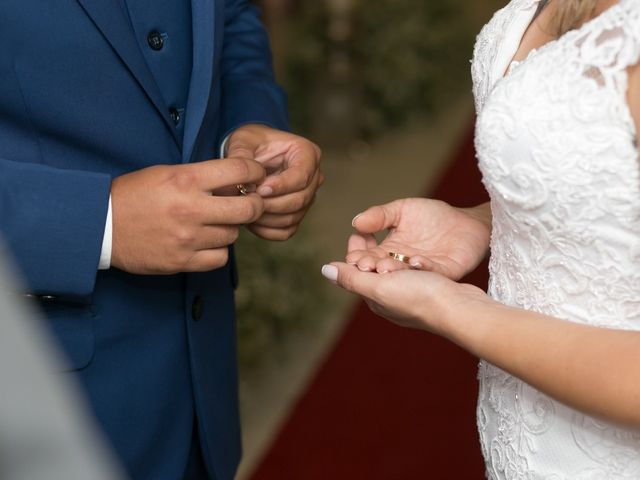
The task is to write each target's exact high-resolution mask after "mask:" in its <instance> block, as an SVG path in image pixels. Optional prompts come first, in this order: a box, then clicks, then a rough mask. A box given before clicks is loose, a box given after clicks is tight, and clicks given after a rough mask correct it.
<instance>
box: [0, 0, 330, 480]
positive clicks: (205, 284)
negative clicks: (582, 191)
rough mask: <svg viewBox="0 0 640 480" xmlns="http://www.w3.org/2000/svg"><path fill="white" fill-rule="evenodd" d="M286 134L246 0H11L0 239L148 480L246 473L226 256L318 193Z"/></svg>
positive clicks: (75, 371)
mask: <svg viewBox="0 0 640 480" xmlns="http://www.w3.org/2000/svg"><path fill="white" fill-rule="evenodd" d="M286 129H287V114H286V107H285V99H284V95H283V93H282V92H281V90H280V89H279V87H278V86H277V85H276V84H275V82H274V78H273V73H272V69H271V60H270V53H269V47H268V40H267V37H266V34H265V31H264V29H263V26H262V25H261V23H260V21H259V18H258V14H257V11H256V9H255V8H254V7H253V6H252V5H251V4H250V2H249V1H248V0H2V2H0V234H1V235H2V236H3V237H4V238H5V240H6V241H7V243H8V246H9V248H10V250H11V251H12V253H13V254H14V256H15V258H16V259H17V263H18V265H19V266H20V267H21V269H22V273H23V277H24V279H25V281H26V284H27V285H28V288H29V291H28V292H22V293H25V294H28V295H30V296H33V297H35V298H37V301H38V302H39V303H40V305H41V307H42V310H43V311H44V312H45V314H46V316H47V318H48V321H49V323H50V325H51V327H52V329H53V331H54V333H55V335H56V337H57V338H58V339H59V341H60V343H61V344H62V346H63V347H64V348H65V350H66V353H67V357H68V360H69V362H68V372H69V373H68V374H70V375H73V376H75V377H77V379H79V380H80V382H81V383H82V384H83V386H84V387H85V390H86V392H87V394H88V396H89V399H90V401H91V404H92V406H93V409H94V411H95V414H96V416H97V418H98V420H99V422H100V424H101V426H102V427H103V429H104V431H105V433H106V436H107V438H108V439H109V440H110V441H111V443H112V445H113V447H114V448H115V450H116V452H117V453H118V455H119V456H120V458H121V459H122V461H123V463H124V465H125V466H126V468H127V469H128V471H129V473H130V475H131V476H132V478H134V479H136V480H137V479H148V480H164V479H166V480H177V479H183V478H185V479H187V478H194V479H195V478H198V479H216V480H228V479H232V478H233V476H234V474H235V471H236V467H237V464H238V461H239V458H240V433H239V421H238V404H237V375H236V347H235V324H234V303H233V289H234V287H235V284H236V274H235V270H234V262H233V250H232V247H231V246H230V245H231V244H232V243H233V242H234V240H235V239H236V237H237V235H238V229H239V228H240V227H241V226H242V225H247V227H248V228H249V229H250V230H251V231H252V232H253V233H255V234H256V235H258V236H260V237H262V238H265V239H267V240H286V239H287V238H289V237H290V236H291V235H293V233H294V232H295V231H296V229H297V227H298V224H299V222H300V221H301V220H302V218H303V217H304V215H305V213H306V211H307V209H308V208H309V205H310V204H311V202H312V200H313V198H314V195H315V192H316V189H317V188H318V187H319V185H320V184H321V183H322V174H321V173H320V171H319V156H320V153H319V150H318V149H317V147H316V146H315V145H313V144H312V143H311V142H309V141H307V140H305V139H303V138H300V137H297V136H295V135H292V134H289V133H286ZM223 151H224V152H226V157H227V158H225V159H221V160H220V159H218V158H220V157H222V156H225V155H223V154H222V153H221V152H223ZM247 191H248V192H247Z"/></svg>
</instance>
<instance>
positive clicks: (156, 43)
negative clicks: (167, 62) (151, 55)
mask: <svg viewBox="0 0 640 480" xmlns="http://www.w3.org/2000/svg"><path fill="white" fill-rule="evenodd" d="M147 43H148V44H149V47H151V49H152V50H155V51H156V52H157V51H158V50H162V47H164V37H163V36H162V34H161V33H160V32H156V31H155V30H154V31H153V32H150V33H149V35H147Z"/></svg>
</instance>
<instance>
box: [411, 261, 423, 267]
mask: <svg viewBox="0 0 640 480" xmlns="http://www.w3.org/2000/svg"><path fill="white" fill-rule="evenodd" d="M410 265H411V266H412V267H413V268H422V265H420V262H411V263H410Z"/></svg>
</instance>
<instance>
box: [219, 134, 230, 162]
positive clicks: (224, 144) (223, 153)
mask: <svg viewBox="0 0 640 480" xmlns="http://www.w3.org/2000/svg"><path fill="white" fill-rule="evenodd" d="M230 136H231V134H229V135H227V136H226V137H224V140H223V141H222V144H221V145H220V158H226V156H227V142H228V141H229V137H230Z"/></svg>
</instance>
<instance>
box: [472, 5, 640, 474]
mask: <svg viewBox="0 0 640 480" xmlns="http://www.w3.org/2000/svg"><path fill="white" fill-rule="evenodd" d="M537 3H538V1H537V0H513V1H511V3H509V4H508V5H507V6H506V7H505V8H503V9H502V10H500V11H498V12H497V13H496V14H495V16H494V18H493V19H492V20H491V21H490V23H489V24H487V26H485V28H484V29H483V30H482V31H481V33H480V35H479V36H478V40H477V44H476V48H475V51H474V60H473V63H472V74H473V81H474V95H475V101H476V108H477V114H478V120H477V130H476V149H477V153H478V161H479V166H480V169H481V171H482V174H483V181H484V184H485V186H486V188H487V191H488V192H489V194H490V197H491V207H492V212H493V218H494V220H493V232H492V238H491V262H490V276H491V278H490V284H489V294H490V295H491V296H492V297H493V298H495V299H497V300H498V301H500V302H502V303H505V304H508V305H512V306H516V307H520V308H524V309H528V310H533V311H537V312H541V313H545V314H549V315H553V316H555V317H559V318H563V319H566V320H569V321H573V322H580V323H588V324H593V325H598V326H602V327H610V328H622V329H634V330H640V167H639V162H638V150H637V147H636V135H635V126H634V122H633V119H632V117H631V114H630V111H629V108H628V106H627V102H626V92H627V69H628V68H629V67H630V66H632V65H635V64H636V63H637V62H638V60H639V57H640V0H621V1H620V3H618V4H616V5H614V6H613V7H611V8H610V9H609V10H607V11H605V12H604V13H602V14H601V15H600V16H598V17H597V18H595V19H593V20H591V21H589V22H587V23H585V24H584V25H583V26H582V27H581V28H579V29H577V30H573V31H571V32H569V33H567V34H565V35H563V36H562V37H560V38H559V39H558V40H555V41H552V42H551V43H548V44H547V45H545V46H543V47H542V48H540V49H538V50H535V51H533V52H531V53H530V54H529V56H528V57H527V58H526V59H525V60H524V61H523V62H520V63H517V64H513V65H510V60H511V58H512V57H513V55H514V54H515V52H516V50H517V48H518V44H519V42H520V40H521V38H522V35H523V34H524V31H525V30H526V28H527V26H528V25H529V23H530V22H531V20H532V18H533V15H534V12H535V10H536V7H537ZM505 72H508V73H507V75H506V76H505ZM531 368H535V365H532V366H531ZM479 379H480V395H479V399H478V428H479V433H480V440H481V445H482V450H483V454H484V456H485V460H486V463H487V476H488V478H490V479H526V480H534V479H535V480H539V479H552V480H586V479H589V480H596V479H597V480H607V479H623V478H624V479H640V431H631V430H625V429H622V428H618V427H616V426H614V425H611V424H608V423H606V422H603V421H601V420H596V419H594V418H591V417H589V416H586V415H583V414H581V413H579V412H577V411H574V410H572V409H570V408H568V407H566V406H564V405H562V404H560V403H559V402H556V401H555V400H553V399H551V398H549V397H547V396H546V395H544V394H542V393H540V392H538V391H536V390H535V389H534V388H532V387H530V386H529V385H527V384H525V383H524V382H522V381H520V380H519V379H517V378H515V377H512V376H511V375H509V374H507V373H505V372H503V371H502V370H500V369H498V368H496V367H494V366H492V365H490V364H488V363H485V362H481V364H480V368H479Z"/></svg>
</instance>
